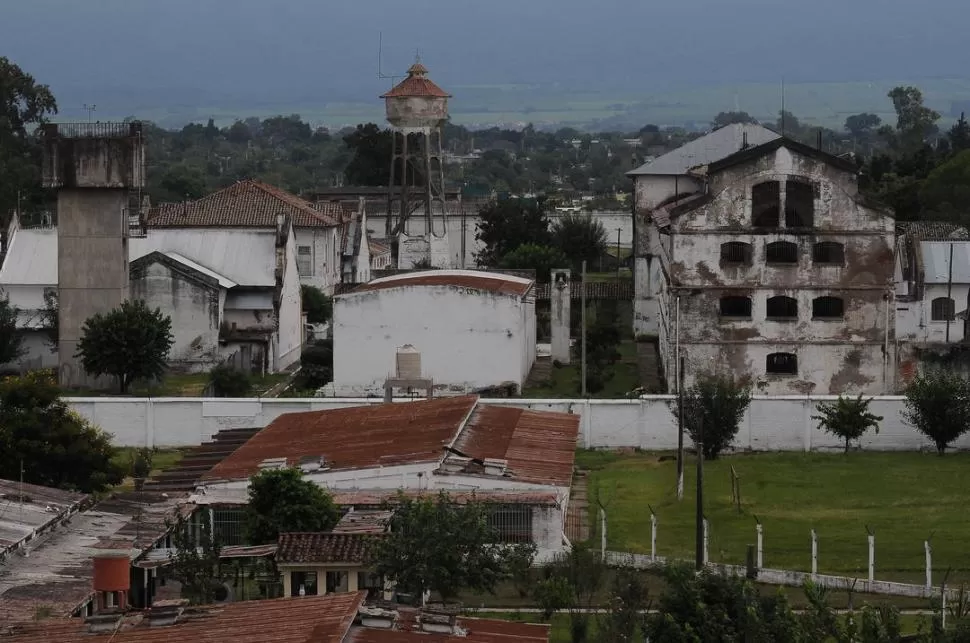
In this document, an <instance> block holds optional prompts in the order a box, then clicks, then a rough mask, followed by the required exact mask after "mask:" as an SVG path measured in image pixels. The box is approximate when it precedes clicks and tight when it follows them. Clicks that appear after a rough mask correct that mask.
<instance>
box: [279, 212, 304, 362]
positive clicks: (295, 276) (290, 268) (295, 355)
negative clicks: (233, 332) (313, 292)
mask: <svg viewBox="0 0 970 643" xmlns="http://www.w3.org/2000/svg"><path fill="white" fill-rule="evenodd" d="M284 261H285V265H284V266H283V292H282V294H281V298H280V312H279V320H280V324H279V334H278V339H277V351H278V355H279V357H278V360H277V364H276V369H277V370H282V369H285V368H287V367H288V366H290V365H291V364H293V363H294V362H296V361H298V360H299V359H300V352H301V351H302V349H303V300H302V298H301V296H300V274H299V272H298V271H297V269H296V235H295V234H293V231H292V230H291V231H290V234H289V235H287V239H286V248H285V254H284Z"/></svg>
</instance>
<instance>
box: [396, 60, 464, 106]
mask: <svg viewBox="0 0 970 643" xmlns="http://www.w3.org/2000/svg"><path fill="white" fill-rule="evenodd" d="M412 96H420V97H422V98H451V94H449V93H448V92H446V91H445V90H443V89H441V88H440V87H438V86H437V85H435V84H434V82H433V81H432V80H431V79H430V78H428V68H427V67H425V66H424V65H422V64H421V63H420V62H416V63H414V64H413V65H411V67H410V68H408V77H407V78H405V79H404V80H402V81H401V82H399V83H398V84H397V85H395V86H394V89H392V90H391V91H389V92H387V93H386V94H382V95H381V98H408V97H412Z"/></svg>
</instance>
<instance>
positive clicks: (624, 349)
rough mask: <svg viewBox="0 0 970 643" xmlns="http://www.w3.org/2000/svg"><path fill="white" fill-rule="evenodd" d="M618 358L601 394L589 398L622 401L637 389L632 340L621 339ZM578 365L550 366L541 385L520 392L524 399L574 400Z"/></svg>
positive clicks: (579, 366) (576, 396)
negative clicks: (545, 382)
mask: <svg viewBox="0 0 970 643" xmlns="http://www.w3.org/2000/svg"><path fill="white" fill-rule="evenodd" d="M618 351H619V353H620V359H619V360H617V361H616V363H615V364H613V366H612V369H613V377H612V378H610V379H609V380H608V381H607V382H606V386H605V387H604V388H603V390H602V391H598V392H596V393H592V394H590V397H591V398H597V399H600V398H603V399H608V398H625V397H626V396H627V393H629V392H630V391H632V390H634V389H636V388H638V387H639V386H640V374H639V373H638V371H637V345H636V342H634V341H632V340H624V341H623V342H621V343H620V345H619V347H618ZM580 370H581V365H580V363H579V360H575V361H574V362H573V363H571V364H569V365H567V366H562V367H560V368H556V367H553V368H552V373H551V377H550V379H549V381H548V382H547V384H546V385H545V386H530V387H525V388H524V389H523V390H522V397H526V398H530V397H531V398H578V397H579V382H580V375H579V372H580Z"/></svg>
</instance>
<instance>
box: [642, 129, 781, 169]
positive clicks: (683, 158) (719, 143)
mask: <svg viewBox="0 0 970 643" xmlns="http://www.w3.org/2000/svg"><path fill="white" fill-rule="evenodd" d="M779 138H781V135H780V134H778V133H777V132H773V131H771V130H770V129H768V128H767V127H764V126H763V125H758V124H755V123H734V124H732V125H726V126H724V127H722V128H720V129H716V130H714V131H713V132H710V133H709V134H705V135H704V136H701V137H700V138H697V139H694V140H693V141H691V142H689V143H685V144H684V145H681V146H680V147H678V148H677V149H676V150H673V151H670V152H667V153H666V154H664V155H663V156H659V157H657V158H655V159H654V160H652V161H649V162H647V163H644V164H643V165H641V166H640V167H638V168H637V169H635V170H632V171H630V172H627V176H643V175H657V174H661V175H670V176H675V175H683V174H687V172H688V170H690V169H691V168H693V167H697V166H700V165H708V164H710V163H714V162H715V161H720V160H721V159H724V158H727V157H729V156H731V155H732V154H735V153H737V152H739V151H741V150H742V149H744V145H745V143H747V144H748V145H749V146H757V145H761V144H763V143H768V142H770V141H773V140H775V139H779Z"/></svg>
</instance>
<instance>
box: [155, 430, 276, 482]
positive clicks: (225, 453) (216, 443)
mask: <svg viewBox="0 0 970 643" xmlns="http://www.w3.org/2000/svg"><path fill="white" fill-rule="evenodd" d="M259 431H260V429H225V430H223V431H219V432H218V433H216V434H215V435H214V436H212V440H211V441H210V442H205V443H203V444H200V445H199V446H197V447H192V448H191V449H188V450H186V452H185V456H183V458H182V459H181V460H180V461H179V463H178V464H177V465H175V467H173V468H172V469H169V470H168V471H163V472H161V473H159V474H158V475H155V476H153V477H152V478H151V479H149V480H146V481H145V491H166V492H168V491H194V490H195V487H196V485H197V484H198V482H199V479H201V478H202V476H204V475H205V474H206V473H208V472H209V470H210V469H212V467H214V466H215V465H217V464H219V463H220V462H222V461H223V460H225V459H226V458H227V457H229V456H230V455H232V454H233V453H234V452H235V450H236V449H238V448H239V447H241V446H242V445H243V444H245V443H246V442H247V441H248V440H249V438H251V437H253V436H254V435H256V434H257V433H259Z"/></svg>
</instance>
